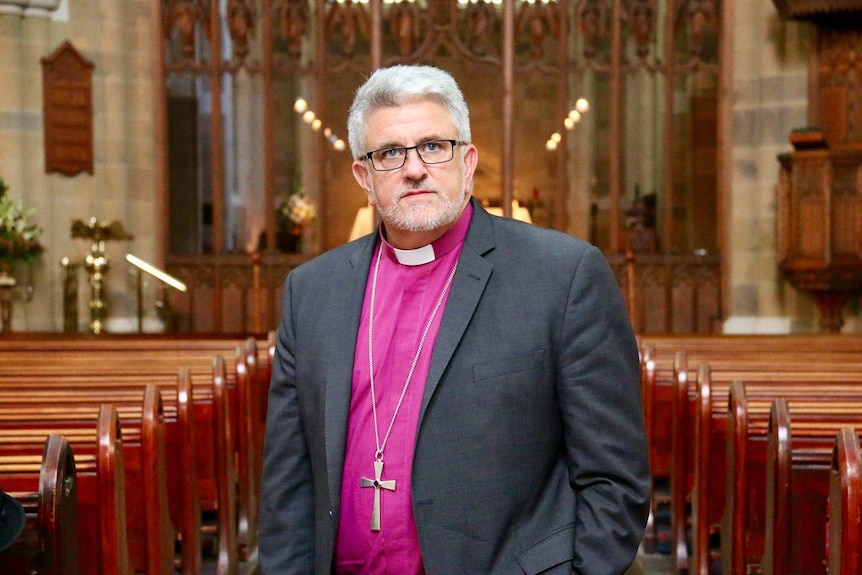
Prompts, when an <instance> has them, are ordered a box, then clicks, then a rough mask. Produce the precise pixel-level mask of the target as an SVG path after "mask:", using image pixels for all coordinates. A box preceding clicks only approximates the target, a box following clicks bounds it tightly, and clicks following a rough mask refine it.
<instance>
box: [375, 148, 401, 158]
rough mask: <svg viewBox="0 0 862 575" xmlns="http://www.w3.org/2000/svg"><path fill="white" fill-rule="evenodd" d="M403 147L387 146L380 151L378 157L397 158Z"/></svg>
mask: <svg viewBox="0 0 862 575" xmlns="http://www.w3.org/2000/svg"><path fill="white" fill-rule="evenodd" d="M402 150H403V148H389V149H388V150H383V151H382V152H380V157H382V158H385V159H392V158H398V157H400V156H401V154H402Z"/></svg>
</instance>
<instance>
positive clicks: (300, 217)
mask: <svg viewBox="0 0 862 575" xmlns="http://www.w3.org/2000/svg"><path fill="white" fill-rule="evenodd" d="M275 214H276V222H277V223H278V229H279V231H284V232H290V233H294V234H300V233H302V228H303V227H305V226H306V225H307V224H310V223H311V222H312V221H314V218H315V216H316V215H317V208H316V207H315V205H314V204H313V203H312V202H311V200H309V199H308V198H307V197H306V196H305V194H303V193H302V192H301V191H300V192H295V193H293V194H291V195H289V196H288V197H287V199H285V200H282V201H281V203H279V204H278V208H277V209H276V212H275Z"/></svg>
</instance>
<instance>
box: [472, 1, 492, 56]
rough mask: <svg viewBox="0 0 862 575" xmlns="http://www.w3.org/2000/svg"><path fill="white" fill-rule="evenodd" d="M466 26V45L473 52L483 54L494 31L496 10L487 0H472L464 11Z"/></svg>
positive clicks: (486, 51)
mask: <svg viewBox="0 0 862 575" xmlns="http://www.w3.org/2000/svg"><path fill="white" fill-rule="evenodd" d="M464 21H465V24H466V28H467V46H468V47H469V49H470V50H471V51H472V52H473V53H474V54H478V55H480V56H484V55H485V54H487V53H488V46H489V44H490V42H491V39H492V37H493V34H494V33H495V28H496V23H497V12H496V11H495V10H494V5H493V4H492V3H491V2H489V1H488V0H474V1H473V2H470V3H469V4H468V5H467V8H466V9H465V12H464Z"/></svg>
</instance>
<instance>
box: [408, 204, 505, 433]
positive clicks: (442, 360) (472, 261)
mask: <svg viewBox="0 0 862 575" xmlns="http://www.w3.org/2000/svg"><path fill="white" fill-rule="evenodd" d="M471 201H472V202H473V220H472V221H471V223H470V230H469V231H468V232H467V238H466V240H465V241H464V247H463V248H462V249H461V258H460V259H459V261H458V271H457V272H456V273H455V279H454V280H453V282H452V291H451V293H450V294H449V297H448V298H447V299H446V308H445V310H444V312H443V319H442V320H441V323H440V331H439V332H438V334H437V340H436V341H435V342H434V353H433V355H432V356H431V366H430V368H429V370H428V379H427V381H426V382H425V392H424V394H423V396H422V408H421V411H420V412H419V427H421V426H422V420H423V419H424V417H425V410H426V409H427V408H428V403H429V402H430V401H431V397H432V396H433V395H434V391H435V389H436V388H437V384H439V383H440V378H441V377H442V376H443V372H444V371H445V370H446V366H448V365H449V362H450V361H451V359H452V354H453V353H455V349H456V348H457V347H458V342H460V341H461V338H462V337H463V336H464V330H466V329H467V325H468V324H469V323H470V318H472V317H473V313H474V312H475V311H476V306H477V305H479V300H480V299H481V298H482V293H484V291H485V286H486V285H487V284H488V279H489V278H490V277H491V272H492V271H493V269H494V266H493V264H492V263H491V262H489V261H488V260H487V259H486V258H485V257H484V256H485V254H486V253H487V252H489V251H490V250H492V249H493V248H494V229H493V227H494V225H493V221H492V218H491V216H490V215H489V214H488V212H486V211H485V210H484V209H483V208H482V207H481V206H479V205H478V203H477V202H476V201H475V200H471Z"/></svg>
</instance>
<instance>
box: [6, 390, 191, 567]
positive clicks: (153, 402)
mask: <svg viewBox="0 0 862 575" xmlns="http://www.w3.org/2000/svg"><path fill="white" fill-rule="evenodd" d="M22 396H23V397H22ZM105 403H107V404H110V405H111V406H113V408H114V409H116V411H117V414H118V417H119V423H120V429H121V432H122V436H123V460H124V468H125V477H124V485H125V489H126V497H125V499H126V527H127V531H128V538H127V539H128V547H129V554H130V557H131V563H132V567H133V568H134V569H135V570H136V571H137V572H140V573H145V574H146V575H170V574H172V573H173V571H174V544H175V540H176V533H177V530H176V529H175V526H174V524H173V523H172V522H171V520H170V515H169V506H168V483H167V466H166V450H165V440H166V439H165V438H166V432H165V416H164V407H163V402H162V396H161V393H160V391H159V390H158V388H157V387H156V386H154V385H148V386H146V387H145V388H144V389H139V390H132V391H129V390H121V391H114V390H112V389H105V390H102V391H100V392H99V393H92V394H87V395H84V396H81V397H75V396H73V395H72V394H69V393H65V392H57V391H56V390H54V391H51V390H47V391H46V390H38V391H35V390H34V391H31V392H27V393H26V395H25V394H21V393H17V394H16V393H11V392H9V391H8V390H0V434H2V438H3V440H4V445H6V443H5V439H6V438H7V437H10V436H11V437H12V438H13V441H17V442H19V443H20V444H23V443H24V442H25V441H26V440H27V439H28V438H38V437H39V436H40V435H44V433H45V432H46V431H52V432H55V433H60V432H63V433H67V434H72V433H78V431H79V430H81V429H83V430H84V431H85V433H84V435H83V438H84V439H85V440H86V437H87V435H86V433H87V432H88V429H89V428H90V427H91V426H92V424H93V422H94V421H95V420H96V418H97V417H98V416H99V411H100V408H101V406H102V404H105ZM8 447H9V449H10V450H11V449H14V445H8Z"/></svg>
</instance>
